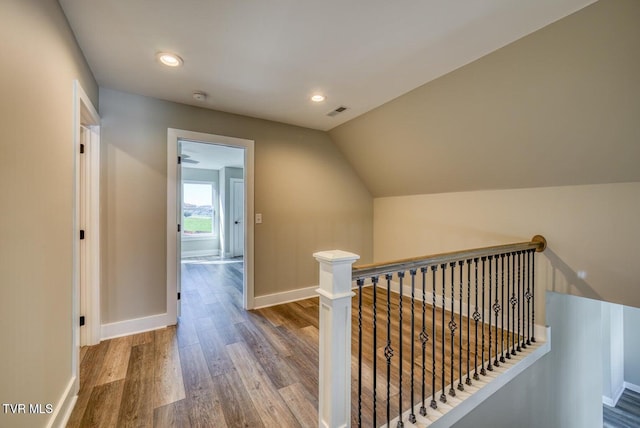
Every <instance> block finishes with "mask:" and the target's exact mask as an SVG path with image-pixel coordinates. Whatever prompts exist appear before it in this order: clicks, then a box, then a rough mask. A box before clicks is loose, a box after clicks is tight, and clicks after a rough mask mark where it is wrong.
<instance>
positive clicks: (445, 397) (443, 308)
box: [440, 263, 447, 403]
mask: <svg viewBox="0 0 640 428" xmlns="http://www.w3.org/2000/svg"><path fill="white" fill-rule="evenodd" d="M440 268H441V269H442V393H441V394H440V401H442V402H443V403H446V402H447V396H446V395H445V381H446V378H445V375H444V369H445V364H444V361H445V359H444V345H445V342H446V340H445V337H446V336H445V332H444V329H445V324H446V323H445V320H444V313H445V309H446V307H447V302H446V296H447V290H446V284H445V283H446V279H445V271H446V270H447V265H446V263H443V264H441V265H440Z"/></svg>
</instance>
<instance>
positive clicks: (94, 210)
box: [65, 80, 100, 402]
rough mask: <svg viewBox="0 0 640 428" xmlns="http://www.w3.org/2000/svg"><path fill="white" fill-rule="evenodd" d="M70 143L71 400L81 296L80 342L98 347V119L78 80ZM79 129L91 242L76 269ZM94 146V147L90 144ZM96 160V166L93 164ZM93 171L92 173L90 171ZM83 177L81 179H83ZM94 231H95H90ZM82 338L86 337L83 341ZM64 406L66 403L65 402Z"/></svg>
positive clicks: (74, 387)
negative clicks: (85, 151)
mask: <svg viewBox="0 0 640 428" xmlns="http://www.w3.org/2000/svg"><path fill="white" fill-rule="evenodd" d="M73 104H74V111H73V132H72V135H73V140H72V141H71V150H72V155H71V156H72V159H73V174H74V181H73V195H74V200H73V211H72V216H73V227H72V229H71V245H72V249H73V262H72V266H73V277H72V292H71V314H70V318H71V319H70V322H71V325H70V329H71V331H72V335H71V336H72V339H71V349H70V353H71V373H72V375H73V377H72V379H71V381H72V386H71V387H70V394H71V395H72V396H75V395H76V394H77V392H78V390H79V389H80V324H79V319H80V298H81V296H82V298H83V300H84V301H85V303H86V304H85V305H84V306H85V308H83V309H85V310H86V311H87V312H86V313H85V317H86V319H85V320H86V324H85V332H86V333H85V334H84V335H83V339H86V342H88V343H98V342H99V341H100V337H99V325H100V283H99V281H100V241H99V231H100V221H99V213H100V206H99V204H100V183H99V177H100V158H99V153H100V150H99V147H98V144H99V131H98V129H99V128H98V127H99V125H100V116H98V112H97V111H96V109H95V107H94V106H93V103H92V102H91V99H89V97H88V96H87V94H86V92H85V91H84V89H83V88H82V86H81V84H80V82H79V81H78V80H74V81H73ZM82 125H86V126H88V127H91V128H93V129H92V130H91V131H92V132H91V138H90V142H91V147H90V148H92V149H94V150H93V152H94V155H93V156H92V157H91V158H90V159H89V162H88V163H87V165H88V166H89V167H90V168H88V169H91V171H90V172H89V173H90V180H89V183H87V184H88V187H89V188H88V193H89V195H88V196H89V197H90V198H91V201H90V202H89V203H88V205H87V206H86V207H87V208H88V209H89V213H88V218H89V224H88V226H89V227H91V229H92V230H91V234H92V237H93V238H92V239H91V242H89V241H87V243H86V245H83V252H84V254H85V257H84V258H83V260H85V261H86V263H85V264H84V266H81V265H80V255H81V253H80V250H81V247H80V239H79V236H78V235H79V230H80V208H81V207H80V203H81V200H82V199H81V195H80V178H81V177H80V172H81V171H80V139H81V131H80V128H81V126H82ZM94 143H95V144H94ZM96 159H97V163H96ZM94 168H95V169H94ZM86 178H87V177H86V176H85V179H86ZM94 229H95V230H94ZM82 268H85V269H86V270H85V271H84V276H85V277H86V279H87V280H86V281H85V286H84V287H83V289H82V290H80V285H81V284H80V273H81V269H82ZM84 336H86V337H84ZM65 402H66V400H65Z"/></svg>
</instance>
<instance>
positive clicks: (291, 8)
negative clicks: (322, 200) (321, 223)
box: [60, 0, 640, 197]
mask: <svg viewBox="0 0 640 428" xmlns="http://www.w3.org/2000/svg"><path fill="white" fill-rule="evenodd" d="M60 3H61V5H62V7H63V9H64V12H65V14H66V15H67V17H68V19H69V22H70V24H71V27H72V29H73V31H74V33H75V35H76V38H77V39H78V43H79V45H80V47H81V48H82V50H83V52H84V54H85V56H86V58H87V61H88V63H89V65H90V67H91V69H92V71H93V73H94V75H95V77H96V80H97V81H98V84H99V85H100V86H103V87H108V88H113V89H118V90H121V91H126V92H131V93H137V94H142V95H146V96H151V97H155V98H160V99H166V100H170V101H175V102H181V103H186V104H192V105H197V106H200V107H204V108H210V109H215V110H221V111H226V112H231V113H238V114H243V115H247V116H252V117H257V118H263V119H269V120H274V121H278V122H283V123H288V124H293V125H300V126H304V127H309V128H314V129H319V130H325V131H329V135H330V136H331V138H332V140H333V141H334V142H335V144H336V145H337V146H338V147H339V148H340V149H341V151H342V152H343V153H344V155H345V156H346V157H347V159H348V160H349V162H350V163H351V165H352V166H353V168H354V169H355V171H356V172H357V173H358V175H359V176H360V177H361V179H362V180H363V182H364V183H365V185H366V186H367V188H368V189H369V191H370V192H371V194H372V195H373V196H374V197H379V196H397V195H407V194H425V193H442V192H456V191H468V190H481V189H482V190H484V189H506V188H525V187H541V186H560V185H573V184H594V183H614V182H625V181H640V168H638V167H637V165H638V164H639V163H640V143H639V142H640V125H639V124H640V120H638V118H639V117H640V78H639V77H638V76H640V26H638V25H637V23H638V22H640V3H639V2H638V1H637V0H600V1H598V2H594V1H593V0H522V1H517V2H516V1H512V0H487V1H483V2H473V1H465V2H455V1H449V0H425V1H420V2H400V3H398V2H383V1H378V0H374V1H371V0H353V1H348V2H344V1H338V0H326V1H323V2H300V1H296V0H281V1H278V2H264V1H260V0H246V1H222V0H208V1H199V0H182V1H180V2H176V1H172V0H135V1H131V0H110V1H99V0H60ZM159 51H171V52H174V53H177V54H179V55H180V56H181V57H182V59H183V60H184V63H183V66H182V67H179V68H175V69H170V68H167V67H164V66H162V65H161V64H160V63H159V62H158V61H157V59H156V54H157V52H159ZM193 91H204V92H206V93H207V97H206V99H204V100H195V99H194V98H193V97H192V92H193ZM316 92H320V93H323V94H324V95H325V96H326V100H325V101H323V102H320V103H313V102H311V101H310V100H309V98H310V96H311V95H312V94H314V93H316ZM339 106H346V107H348V109H347V110H346V111H344V112H342V113H340V114H338V115H336V116H333V117H329V116H327V113H328V112H330V111H332V110H334V109H335V108H336V107H339Z"/></svg>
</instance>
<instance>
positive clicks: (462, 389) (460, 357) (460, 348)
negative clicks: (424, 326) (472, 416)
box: [458, 260, 464, 391]
mask: <svg viewBox="0 0 640 428" xmlns="http://www.w3.org/2000/svg"><path fill="white" fill-rule="evenodd" d="M462 265H464V261H462V260H460V261H459V262H458V266H459V268H460V269H459V272H460V302H459V303H460V304H459V309H460V318H459V319H460V337H459V338H458V375H459V376H460V377H459V378H458V389H459V390H460V391H464V385H463V384H462V330H463V327H462V287H463V286H464V284H463V281H462V280H463V278H462Z"/></svg>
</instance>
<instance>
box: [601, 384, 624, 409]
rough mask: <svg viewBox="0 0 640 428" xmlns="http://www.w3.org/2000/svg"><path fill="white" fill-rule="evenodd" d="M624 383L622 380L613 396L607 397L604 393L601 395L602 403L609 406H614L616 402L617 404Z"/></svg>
mask: <svg viewBox="0 0 640 428" xmlns="http://www.w3.org/2000/svg"><path fill="white" fill-rule="evenodd" d="M624 384H625V383H624V382H622V384H621V385H620V386H619V387H618V390H617V391H616V392H615V393H614V394H613V397H607V396H606V395H603V396H602V404H606V405H607V406H610V407H616V404H618V400H619V399H620V397H622V393H623V392H624V388H625V385H624Z"/></svg>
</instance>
